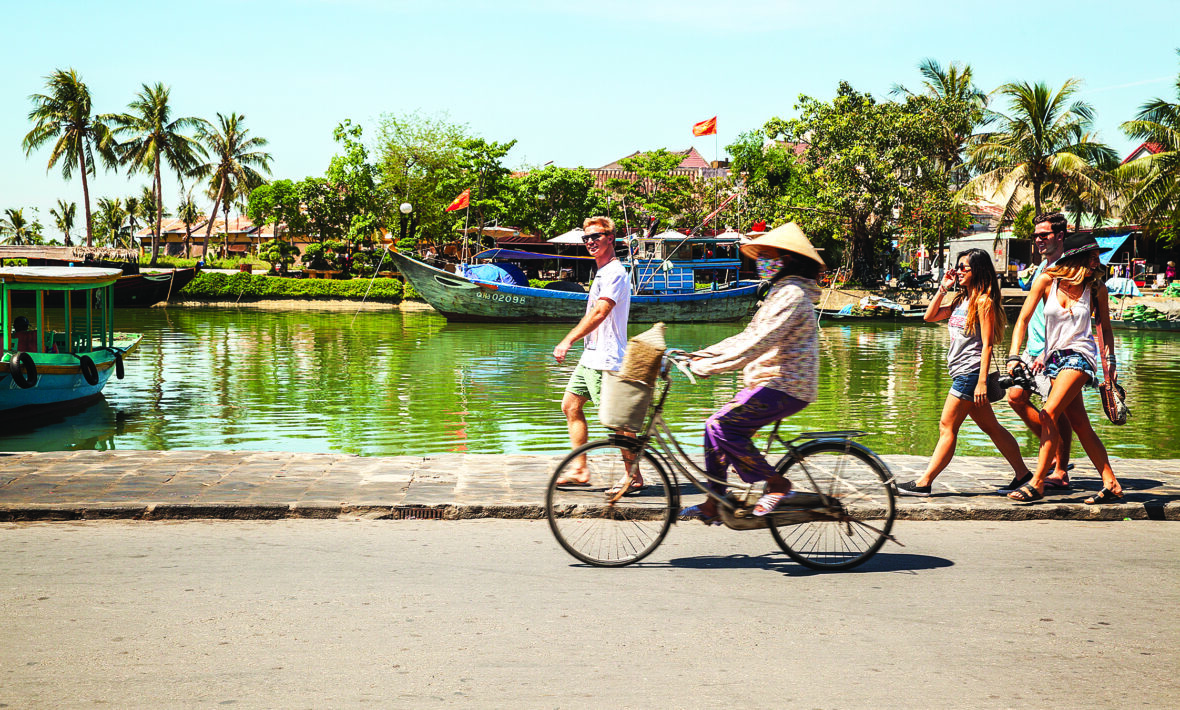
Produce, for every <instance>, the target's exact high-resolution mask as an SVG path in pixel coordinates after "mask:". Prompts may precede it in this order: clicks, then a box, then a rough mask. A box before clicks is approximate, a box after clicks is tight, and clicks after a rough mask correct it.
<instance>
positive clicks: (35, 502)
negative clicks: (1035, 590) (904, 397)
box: [0, 451, 1180, 520]
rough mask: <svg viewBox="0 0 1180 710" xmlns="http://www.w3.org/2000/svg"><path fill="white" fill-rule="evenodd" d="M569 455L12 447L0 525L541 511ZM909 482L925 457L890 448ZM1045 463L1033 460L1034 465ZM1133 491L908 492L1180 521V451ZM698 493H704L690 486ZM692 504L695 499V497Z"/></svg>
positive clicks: (918, 513)
mask: <svg viewBox="0 0 1180 710" xmlns="http://www.w3.org/2000/svg"><path fill="white" fill-rule="evenodd" d="M561 458H562V457H560V456H529V455H474V454H442V455H432V456H351V455H347V454H303V453H290V452H277V451H50V452H44V453H20V452H18V453H11V454H0V520H37V519H56V520H68V519H85V518H138V519H148V520H161V519H165V520H166V519H179V518H236V519H251V518H284V517H294V518H334V517H338V516H352V515H357V514H364V515H368V516H370V517H373V518H380V517H399V516H405V515H415V516H419V517H421V516H423V515H427V514H437V515H440V516H443V517H449V518H472V517H505V518H530V517H531V518H537V517H541V516H542V514H543V511H542V503H543V501H544V497H545V486H546V485H547V484H548V481H549V476H550V474H551V473H552V472H553V469H554V467H555V466H556V465H557V463H558V462H559V461H560V460H561ZM884 459H885V462H886V463H887V464H888V465H889V467H890V469H891V470H892V472H893V474H894V475H895V476H896V477H897V478H898V480H901V481H906V480H912V479H914V478H917V477H918V476H919V475H920V474H921V473H922V471H923V470H924V469H925V467H926V463H927V458H926V457H924V456H885V457H884ZM1029 463H1030V464H1032V465H1035V461H1032V460H1031V459H1030V460H1029ZM1113 465H1114V469H1115V473H1116V474H1117V475H1118V476H1119V480H1120V481H1121V482H1122V484H1123V487H1124V489H1125V490H1126V498H1125V499H1124V500H1123V501H1122V502H1120V503H1119V504H1117V505H1103V506H1088V505H1085V504H1083V503H1082V501H1083V500H1084V499H1085V498H1087V497H1088V496H1090V495H1093V494H1094V493H1095V492H1097V491H1098V489H1099V488H1101V485H1102V484H1101V479H1100V477H1099V476H1098V473H1097V472H1096V471H1095V470H1094V467H1093V466H1092V465H1091V464H1090V462H1089V461H1087V460H1085V459H1081V460H1079V461H1078V462H1077V468H1076V469H1075V470H1074V472H1073V480H1074V483H1075V484H1076V489H1075V490H1071V491H1067V492H1058V493H1053V494H1051V495H1048V496H1046V497H1045V499H1044V500H1043V501H1041V502H1038V503H1035V504H1030V505H1018V504H1014V503H1013V502H1012V501H1009V500H1008V499H1007V498H1005V497H1004V496H1002V495H999V494H997V493H996V489H997V488H998V487H1000V486H1002V485H1003V484H1005V483H1007V482H1008V480H1009V479H1011V477H1012V471H1011V469H1009V468H1008V465H1007V464H1006V463H1005V462H1004V460H1003V459H1002V458H1000V457H998V456H995V457H971V456H958V457H956V458H955V460H954V461H952V462H951V465H950V466H949V467H948V468H947V470H946V471H944V472H943V474H942V475H941V476H939V478H938V480H937V481H935V484H934V494H935V495H934V497H932V498H928V499H927V498H904V497H903V498H901V499H900V500H899V504H898V515H899V517H901V518H903V519H907V518H908V519H923V520H945V519H956V520H958V519H974V520H1025V519H1040V518H1047V519H1080V520H1095V519H1104V520H1122V519H1124V518H1132V519H1136V520H1180V460H1177V459H1170V460H1161V461H1151V460H1135V459H1117V460H1115V461H1114V464H1113ZM685 487H686V491H687V492H692V491H691V490H688V489H687V484H685ZM690 502H692V501H690Z"/></svg>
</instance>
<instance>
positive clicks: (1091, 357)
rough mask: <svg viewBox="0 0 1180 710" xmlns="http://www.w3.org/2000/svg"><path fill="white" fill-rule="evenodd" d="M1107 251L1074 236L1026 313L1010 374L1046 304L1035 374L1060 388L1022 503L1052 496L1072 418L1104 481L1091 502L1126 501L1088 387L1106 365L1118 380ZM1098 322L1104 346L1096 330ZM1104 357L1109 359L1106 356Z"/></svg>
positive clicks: (1037, 286) (1015, 494) (1020, 492)
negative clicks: (1092, 413) (1050, 481)
mask: <svg viewBox="0 0 1180 710" xmlns="http://www.w3.org/2000/svg"><path fill="white" fill-rule="evenodd" d="M1100 250H1101V248H1100V247H1099V246H1098V241H1097V240H1095V239H1094V237H1093V236H1092V235H1089V234H1084V235H1082V234H1075V235H1073V236H1069V237H1066V239H1065V251H1064V253H1063V254H1062V255H1061V258H1060V259H1058V260H1057V263H1056V264H1055V265H1054V266H1052V267H1051V268H1049V269H1046V270H1045V273H1043V274H1041V275H1040V276H1039V277H1037V280H1036V281H1035V282H1034V283H1033V287H1032V290H1031V291H1030V292H1029V294H1028V298H1027V299H1026V300H1025V302H1024V307H1023V308H1021V310H1020V318H1019V319H1018V320H1017V321H1016V328H1015V330H1014V332H1013V334H1012V347H1011V356H1010V357H1009V358H1008V370H1009V372H1011V371H1012V370H1013V369H1014V368H1015V367H1016V362H1017V361H1018V359H1019V358H1018V356H1017V355H1016V354H1017V353H1019V352H1020V346H1021V344H1022V342H1023V340H1024V337H1025V334H1026V332H1027V331H1028V324H1029V321H1030V320H1031V318H1032V313H1033V311H1034V310H1035V308H1036V305H1037V303H1038V302H1044V304H1045V349H1044V352H1042V353H1041V355H1040V356H1039V357H1037V359H1036V360H1035V361H1034V362H1033V371H1034V373H1036V372H1040V371H1041V370H1042V369H1043V370H1044V372H1045V374H1046V375H1048V377H1049V379H1050V380H1052V381H1053V386H1052V388H1051V389H1050V390H1049V397H1048V398H1047V399H1046V400H1045V406H1044V408H1043V409H1042V410H1041V451H1040V457H1039V458H1038V461H1037V470H1036V471H1035V472H1034V473H1033V477H1032V480H1030V481H1029V482H1028V483H1026V484H1024V485H1023V486H1021V487H1020V488H1017V489H1016V490H1014V491H1012V492H1011V493H1009V494H1008V497H1009V498H1011V499H1012V500H1014V501H1017V502H1018V503H1029V502H1032V501H1036V500H1040V499H1041V498H1043V497H1044V490H1045V479H1046V477H1047V474H1048V472H1049V467H1050V466H1052V465H1053V461H1054V460H1055V459H1056V456H1057V449H1058V447H1059V446H1060V445H1061V441H1060V434H1059V433H1058V429H1059V426H1060V425H1059V423H1060V422H1061V421H1063V420H1065V419H1067V418H1068V419H1069V422H1070V424H1071V425H1072V426H1073V430H1074V432H1075V433H1076V434H1077V436H1078V441H1079V442H1081V444H1082V448H1084V449H1085V450H1086V455H1087V456H1089V457H1090V461H1091V463H1093V464H1094V467H1095V468H1097V469H1098V471H1099V473H1101V474H1102V490H1101V491H1100V492H1099V493H1098V494H1097V495H1094V496H1091V497H1089V498H1087V499H1086V500H1085V501H1083V502H1084V503H1086V504H1087V505H1097V504H1102V503H1114V502H1117V501H1118V500H1120V499H1121V498H1122V497H1123V487H1122V485H1121V484H1120V483H1119V481H1118V479H1117V478H1115V475H1114V471H1113V470H1111V467H1110V458H1109V457H1108V456H1107V453H1106V447H1105V446H1103V445H1102V441H1101V440H1100V439H1099V438H1098V434H1097V433H1095V432H1094V427H1093V426H1092V425H1091V424H1090V417H1089V415H1087V414H1086V405H1085V404H1084V403H1083V401H1082V388H1083V387H1085V386H1086V385H1091V386H1093V385H1095V384H1097V381H1098V374H1097V373H1098V361H1099V358H1101V360H1102V371H1103V374H1104V375H1105V377H1106V381H1107V382H1110V383H1113V382H1114V381H1115V374H1116V373H1115V356H1114V333H1113V331H1112V330H1111V327H1110V303H1109V300H1108V299H1109V296H1108V294H1107V291H1106V269H1105V268H1104V267H1103V266H1102V262H1101V261H1100V260H1099V258H1098V254H1099V251H1100ZM1091 314H1093V315H1094V316H1096V318H1097V320H1098V342H1099V343H1101V347H1099V345H1097V344H1096V343H1095V342H1094V329H1093V326H1092V325H1091V323H1090V316H1091ZM1100 350H1101V353H1100V352H1099V351H1100Z"/></svg>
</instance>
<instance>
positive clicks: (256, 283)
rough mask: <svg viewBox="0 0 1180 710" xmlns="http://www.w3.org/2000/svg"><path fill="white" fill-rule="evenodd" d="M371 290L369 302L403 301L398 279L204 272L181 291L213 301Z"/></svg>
mask: <svg viewBox="0 0 1180 710" xmlns="http://www.w3.org/2000/svg"><path fill="white" fill-rule="evenodd" d="M366 291H367V292H368V298H367V299H366V300H369V301H385V302H391V303H397V302H398V301H400V300H402V297H403V296H402V283H401V281H398V280H397V279H373V280H372V287H371V288H370V281H369V280H368V279H348V280H345V281H337V280H333V279H285V278H281V277H278V276H261V275H253V274H244V273H236V274H222V273H209V272H202V273H200V274H198V275H197V277H196V278H195V279H193V280H192V281H190V282H189V283H188V285H187V286H185V287H184V288H183V289H181V291H180V295H181V296H182V297H184V298H189V299H192V300H197V301H199V300H209V301H237V300H242V301H256V300H260V299H276V300H282V299H309V300H320V301H325V300H349V301H359V300H361V299H363V298H365V292H366Z"/></svg>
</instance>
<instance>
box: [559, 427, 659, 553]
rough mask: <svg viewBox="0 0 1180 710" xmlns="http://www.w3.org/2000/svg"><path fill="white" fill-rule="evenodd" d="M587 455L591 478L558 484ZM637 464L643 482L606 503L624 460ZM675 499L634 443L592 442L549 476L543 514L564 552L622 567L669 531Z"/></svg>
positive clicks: (649, 458) (652, 460) (621, 474)
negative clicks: (578, 483)
mask: <svg viewBox="0 0 1180 710" xmlns="http://www.w3.org/2000/svg"><path fill="white" fill-rule="evenodd" d="M582 456H585V457H586V468H587V470H588V471H589V473H590V482H589V483H588V484H587V485H585V486H574V485H561V486H559V485H557V481H558V480H560V479H562V478H564V477H567V476H572V474H573V473H574V470H575V466H576V462H577V461H578V459H579V458H580V457H582ZM628 461H630V462H633V464H634V465H638V467H639V468H638V472H639V475H640V476H642V477H643V487H642V488H638V489H633V490H632V491H631V492H630V493H628V494H627V495H624V496H623V497H621V498H619V500H618V501H616V502H615V503H614V504H610V503H609V500H608V499H609V497H610V496H608V495H607V491H608V490H610V489H611V488H612V487H613V486H615V484H617V483H619V482H620V481H621V480H622V479H623V477H624V474H625V473H626V465H627V462H628ZM677 512H679V511H677V509H676V499H675V496H674V494H673V488H672V485H671V484H670V483H669V482H668V476H667V475H666V474H665V473H664V469H663V468H662V467H661V466H660V464H659V462H657V461H656V460H655V458H653V457H652V455H651V454H650V453H648V452H647V451H642V452H641V451H639V447H638V445H635V446H633V447H628V446H626V445H620V444H618V443H616V442H614V441H612V440H603V441H595V442H591V443H589V444H586V445H585V446H582V447H580V448H578V449H575V450H574V451H573V452H572V453H571V454H570V455H569V456H567V457H566V458H565V460H564V461H562V462H561V463H560V464H559V465H558V466H557V470H556V471H554V472H553V477H552V478H550V479H549V488H548V490H547V491H546V494H545V514H546V516H547V517H548V518H549V528H550V529H551V530H552V531H553V536H554V537H556V538H557V542H559V543H561V546H562V547H564V548H565V550H566V552H568V553H570V554H571V555H573V556H574V557H576V558H578V559H579V560H581V561H583V562H587V563H589V564H592V565H598V566H600V567H621V566H623V565H629V564H631V563H632V562H638V561H639V560H641V559H643V558H644V557H646V556H648V555H649V554H651V551H652V550H654V549H656V547H658V546H659V544H660V543H661V542H662V541H663V540H664V536H665V535H667V534H668V528H669V527H671V526H672V520H673V516H675V515H676V514H677Z"/></svg>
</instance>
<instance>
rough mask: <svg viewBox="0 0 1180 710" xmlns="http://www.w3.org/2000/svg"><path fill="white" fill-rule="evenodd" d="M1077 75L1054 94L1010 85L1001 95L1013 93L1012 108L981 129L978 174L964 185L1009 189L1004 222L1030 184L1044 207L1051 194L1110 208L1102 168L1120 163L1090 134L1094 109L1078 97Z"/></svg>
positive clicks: (1036, 203)
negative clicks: (990, 128) (989, 127)
mask: <svg viewBox="0 0 1180 710" xmlns="http://www.w3.org/2000/svg"><path fill="white" fill-rule="evenodd" d="M1079 83H1080V82H1079V81H1078V80H1077V79H1070V80H1069V81H1067V82H1065V84H1063V85H1062V87H1061V88H1060V89H1059V90H1057V91H1056V92H1054V91H1052V90H1051V89H1050V88H1049V87H1048V86H1047V85H1045V84H1043V83H1038V84H1028V83H1011V84H1004V85H1003V86H1001V87H1000V88H999V89H997V93H998V94H999V95H1000V96H1003V97H1005V98H1007V99H1008V112H1007V113H1001V112H996V111H991V110H990V109H989V111H988V122H989V123H994V124H998V125H997V129H996V130H994V131H990V132H984V133H980V134H977V135H976V136H975V137H974V138H973V139H972V140H971V144H970V147H969V149H968V151H969V155H970V163H971V165H972V167H973V168H974V169H975V170H977V171H978V172H979V175H977V176H976V177H975V178H973V179H972V180H971V181H970V182H968V183H967V185H966V187H965V188H964V190H965V194H966V195H974V194H979V193H980V192H985V191H990V192H995V193H998V194H1004V193H1007V194H1008V195H1009V197H1008V198H1007V202H1006V204H1005V205H1004V213H1003V215H1002V216H1001V218H1000V226H1003V225H1005V224H1009V223H1011V222H1012V220H1013V219H1014V218H1015V217H1016V212H1017V210H1019V208H1020V205H1021V204H1022V201H1023V200H1025V199H1027V198H1025V197H1024V196H1025V195H1026V194H1027V193H1026V192H1025V191H1026V190H1031V193H1032V194H1031V196H1032V202H1033V209H1034V210H1035V211H1036V212H1037V213H1040V212H1041V211H1042V204H1043V202H1044V201H1045V200H1046V199H1053V200H1055V201H1057V202H1060V203H1062V204H1070V203H1073V202H1075V201H1078V200H1084V201H1085V202H1087V203H1088V204H1091V205H1092V208H1093V209H1094V210H1095V211H1096V212H1099V213H1101V212H1104V211H1105V210H1107V209H1108V208H1109V203H1110V200H1109V190H1110V188H1109V185H1108V184H1106V182H1107V176H1106V173H1105V171H1104V170H1103V167H1104V166H1110V165H1113V164H1114V163H1116V162H1117V157H1116V155H1115V153H1114V151H1113V150H1111V149H1110V148H1109V147H1107V146H1106V145H1104V144H1102V143H1099V142H1098V141H1096V140H1094V138H1093V136H1092V135H1091V134H1090V133H1088V129H1089V127H1090V126H1091V125H1092V123H1093V121H1094V111H1093V109H1092V108H1091V107H1090V105H1089V104H1088V103H1086V102H1085V101H1081V100H1075V99H1074V96H1075V95H1076V94H1077V92H1078V86H1079Z"/></svg>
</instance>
